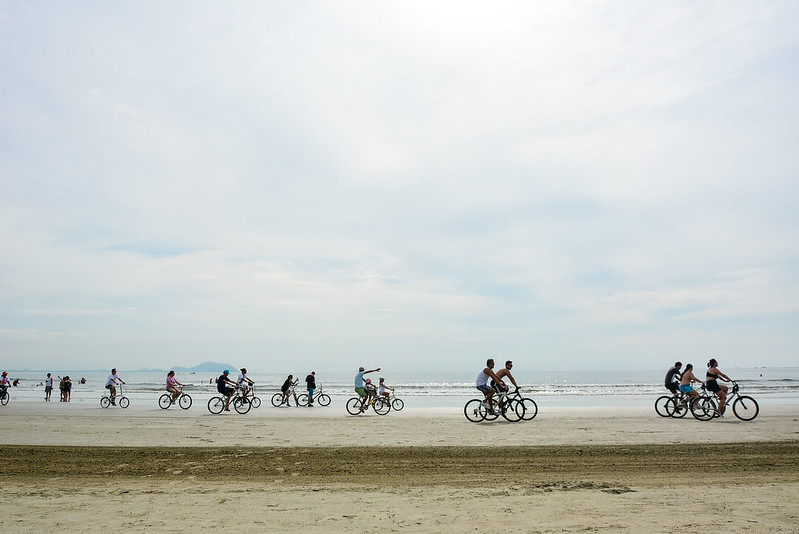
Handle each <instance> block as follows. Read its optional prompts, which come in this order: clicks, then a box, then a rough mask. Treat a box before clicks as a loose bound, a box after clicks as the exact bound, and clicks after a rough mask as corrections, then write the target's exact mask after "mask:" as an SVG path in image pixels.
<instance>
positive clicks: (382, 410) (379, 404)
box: [372, 397, 391, 415]
mask: <svg viewBox="0 0 799 534" xmlns="http://www.w3.org/2000/svg"><path fill="white" fill-rule="evenodd" d="M372 406H373V407H374V409H375V411H376V412H377V413H378V414H380V415H386V414H387V413H388V412H390V411H391V403H390V402H388V401H387V400H385V399H382V398H380V397H378V398H376V399H375V400H374V404H373V405H372Z"/></svg>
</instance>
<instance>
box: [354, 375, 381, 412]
mask: <svg viewBox="0 0 799 534" xmlns="http://www.w3.org/2000/svg"><path fill="white" fill-rule="evenodd" d="M378 371H380V368H379V367H378V368H377V369H370V370H368V371H364V370H363V367H359V368H358V374H357V375H355V393H357V394H358V396H359V397H360V398H361V408H360V410H359V411H360V412H363V410H364V406H365V404H366V398H367V394H366V390H365V389H364V387H363V375H366V374H369V373H376V372H378Z"/></svg>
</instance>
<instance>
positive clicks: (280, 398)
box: [272, 393, 283, 408]
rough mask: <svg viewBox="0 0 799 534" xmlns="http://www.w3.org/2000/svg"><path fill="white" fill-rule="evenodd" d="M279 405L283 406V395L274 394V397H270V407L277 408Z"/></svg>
mask: <svg viewBox="0 0 799 534" xmlns="http://www.w3.org/2000/svg"><path fill="white" fill-rule="evenodd" d="M281 404H283V394H282V393H275V394H274V395H272V406H274V407H275V408H277V407H278V406H280V405H281Z"/></svg>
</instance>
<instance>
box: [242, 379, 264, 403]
mask: <svg viewBox="0 0 799 534" xmlns="http://www.w3.org/2000/svg"><path fill="white" fill-rule="evenodd" d="M244 398H245V399H246V402H249V403H250V406H252V407H253V408H260V407H261V397H257V396H256V395H255V385H254V384H253V385H251V386H250V391H248V392H247V394H246V395H244Z"/></svg>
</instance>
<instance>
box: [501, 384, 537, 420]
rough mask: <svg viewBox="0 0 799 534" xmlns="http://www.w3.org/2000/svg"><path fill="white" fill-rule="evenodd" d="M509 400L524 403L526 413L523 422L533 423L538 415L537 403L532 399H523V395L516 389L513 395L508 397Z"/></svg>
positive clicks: (523, 415)
mask: <svg viewBox="0 0 799 534" xmlns="http://www.w3.org/2000/svg"><path fill="white" fill-rule="evenodd" d="M508 398H509V399H513V400H516V401H518V402H521V403H522V406H523V407H524V413H523V414H522V421H532V420H533V419H535V416H536V415H538V404H536V403H535V401H534V400H533V399H531V398H530V397H522V394H521V393H520V392H519V390H518V389H516V390H515V391H514V392H513V393H512V394H510V395H508Z"/></svg>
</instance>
